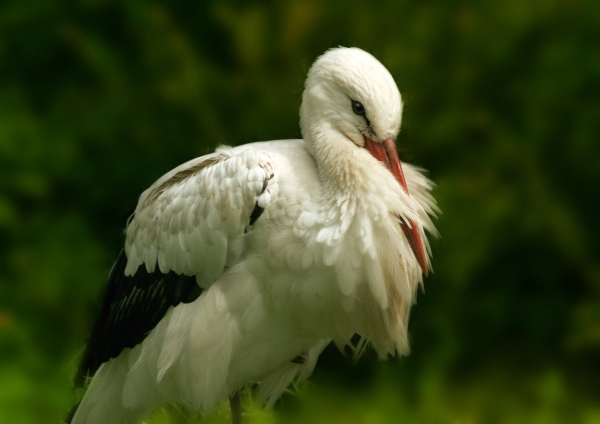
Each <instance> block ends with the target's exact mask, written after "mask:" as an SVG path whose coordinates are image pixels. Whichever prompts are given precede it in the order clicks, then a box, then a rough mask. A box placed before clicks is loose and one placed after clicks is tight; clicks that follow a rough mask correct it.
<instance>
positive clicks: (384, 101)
mask: <svg viewBox="0 0 600 424" xmlns="http://www.w3.org/2000/svg"><path fill="white" fill-rule="evenodd" d="M401 122H402V97H401V96H400V92H399V90H398V87H397V86H396V83H395V81H394V78H393V77H392V75H391V74H390V73H389V72H388V70H387V69H386V68H385V67H384V66H383V65H382V64H381V63H380V62H379V61H378V60H377V59H375V58H374V57H373V56H372V55H370V54H369V53H367V52H365V51H363V50H361V49H358V48H344V47H339V48H335V49H331V50H328V51H327V52H325V53H324V54H323V55H322V56H320V57H319V58H318V59H317V60H316V61H315V63H314V64H313V65H312V67H311V68H310V70H309V72H308V76H307V78H306V83H305V89H304V93H303V95H302V106H301V107H300V127H301V129H302V135H303V137H304V139H305V141H306V144H307V148H308V149H309V151H311V153H312V154H313V156H315V158H318V157H319V156H325V155H327V156H332V155H333V156H336V153H333V154H332V153H331V152H332V149H331V146H333V145H335V149H333V151H337V152H338V153H337V155H338V157H339V156H341V152H349V153H350V154H348V155H346V156H348V157H357V156H358V157H360V155H355V154H354V153H356V151H358V150H363V148H364V149H366V150H367V151H368V152H369V153H370V154H371V155H372V156H373V157H374V158H375V159H377V160H379V161H380V162H382V163H384V164H385V166H386V167H387V168H388V170H389V171H390V172H391V173H392V174H393V176H394V177H395V179H396V181H397V182H398V183H399V184H400V186H401V187H402V189H403V190H404V192H405V193H406V195H409V192H408V186H407V184H406V180H405V178H404V174H403V172H402V165H401V163H400V159H399V157H398V152H397V150H396V136H397V134H398V131H399V130H400V124H401ZM402 226H403V230H404V232H405V234H406V236H407V239H408V240H409V242H410V244H411V247H412V250H413V252H414V254H415V257H416V259H417V261H418V262H419V265H420V266H421V269H422V270H423V273H424V274H425V275H427V273H428V263H427V254H426V251H425V247H424V244H423V240H422V238H421V231H420V228H419V226H418V224H417V223H415V222H412V221H410V220H409V222H402Z"/></svg>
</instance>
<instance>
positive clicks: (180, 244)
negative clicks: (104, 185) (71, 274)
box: [76, 147, 277, 386]
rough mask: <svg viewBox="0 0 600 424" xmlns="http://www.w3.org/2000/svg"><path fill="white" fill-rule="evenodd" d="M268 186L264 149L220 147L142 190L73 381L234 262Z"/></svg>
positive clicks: (136, 339)
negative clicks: (123, 246) (122, 248)
mask: <svg viewBox="0 0 600 424" xmlns="http://www.w3.org/2000/svg"><path fill="white" fill-rule="evenodd" d="M276 192H277V178H276V175H275V166H274V163H273V161H272V160H271V158H270V157H269V155H268V154H267V153H266V152H264V151H261V150H257V149H253V148H251V147H249V148H248V149H247V150H243V151H241V152H240V150H239V149H238V150H233V149H231V148H227V147H223V148H219V149H218V150H217V151H216V152H215V153H214V154H211V155H207V156H203V157H201V158H197V159H194V160H192V161H190V162H187V163H185V164H183V165H181V166H179V167H178V168H175V169H174V170H172V171H171V172H169V173H168V174H166V175H164V176H163V177H162V178H160V179H159V180H158V181H156V182H155V183H154V184H153V185H152V186H151V187H150V188H149V189H148V190H146V191H145V192H144V193H142V195H141V196H140V199H139V202H138V205H137V208H136V210H135V213H134V215H133V216H132V218H130V221H129V223H128V225H127V230H126V241H125V248H124V250H123V251H121V254H120V255H119V257H118V259H117V261H116V263H115V265H114V266H113V269H112V270H111V273H110V275H109V279H108V285H107V289H106V293H105V295H104V301H103V304H102V307H101V311H100V316H99V318H98V320H97V321H96V324H95V326H94V329H93V330H92V333H91V335H90V339H89V341H88V345H87V348H86V351H85V353H84V356H83V360H82V362H81V365H80V368H79V372H78V375H77V381H76V384H77V385H78V386H81V385H82V384H83V381H84V377H85V376H86V375H93V374H94V373H95V372H96V370H97V369H98V368H99V367H100V365H101V364H102V363H104V362H106V361H108V360H109V359H111V358H115V357H117V356H118V355H119V354H120V353H121V351H122V350H123V349H125V348H132V347H134V346H135V345H137V344H139V343H141V342H142V341H143V340H144V339H145V338H146V336H147V334H148V333H149V332H150V331H151V330H152V329H153V328H154V327H155V326H156V325H157V324H158V322H160V320H161V319H162V318H163V316H164V315H165V313H166V312H167V310H168V309H169V308H170V307H171V306H177V305H178V304H180V303H189V302H192V301H194V300H195V299H196V298H198V296H200V294H201V292H202V289H203V288H207V287H208V286H209V285H210V284H212V282H214V281H215V280H216V279H217V278H218V277H219V276H220V275H221V274H222V273H223V270H224V269H225V267H226V266H227V265H230V264H232V263H233V262H235V261H237V260H238V259H239V258H240V256H241V255H242V253H243V250H244V233H245V232H246V231H247V230H248V229H249V226H250V225H252V224H253V223H254V222H255V221H256V220H257V219H258V218H259V217H260V214H261V213H262V211H263V209H264V208H265V207H266V206H267V205H268V204H269V202H270V199H271V196H274V195H275V194H276Z"/></svg>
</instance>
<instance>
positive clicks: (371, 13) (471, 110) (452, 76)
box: [0, 0, 600, 423]
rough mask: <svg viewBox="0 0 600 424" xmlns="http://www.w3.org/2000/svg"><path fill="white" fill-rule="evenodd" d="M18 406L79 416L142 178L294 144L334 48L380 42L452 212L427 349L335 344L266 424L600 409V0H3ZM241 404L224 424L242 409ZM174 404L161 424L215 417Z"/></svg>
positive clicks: (5, 350)
mask: <svg viewBox="0 0 600 424" xmlns="http://www.w3.org/2000/svg"><path fill="white" fill-rule="evenodd" d="M0 11H1V13H0V176H1V177H0V249H1V251H0V252H1V254H0V422H11V423H37V422H40V423H45V422H57V420H58V417H59V416H61V415H62V414H64V412H65V411H67V410H68V408H69V407H70V405H71V403H72V402H73V401H74V397H75V396H74V395H73V394H72V392H71V388H70V387H71V381H70V380H71V379H72V376H73V374H74V369H75V366H76V362H77V358H78V355H79V353H80V351H81V349H82V347H83V342H84V340H85V336H86V334H87V332H88V331H89V328H90V326H91V323H92V321H93V319H94V317H95V312H96V310H97V307H98V303H99V300H98V296H99V294H100V293H101V290H102V287H103V284H104V280H105V277H106V275H107V273H108V270H109V269H110V266H111V261H112V259H113V258H114V257H115V255H116V253H117V252H118V249H119V248H120V245H121V244H122V241H123V236H122V228H123V226H124V224H125V221H126V218H127V216H128V214H129V213H131V211H132V210H133V208H134V207H135V204H136V199H137V196H138V195H139V193H141V191H143V190H144V189H145V188H146V187H147V186H148V185H149V184H151V183H152V181H154V180H155V179H156V178H158V177H159V176H160V175H161V174H163V173H164V172H166V171H168V170H169V169H171V168H172V167H174V166H176V165H178V164H179V163H181V162H183V161H185V160H188V159H190V158H192V157H195V156H199V155H202V154H205V153H208V152H209V151H211V150H212V149H213V148H214V147H215V146H216V145H218V144H221V143H227V144H241V143H246V142H251V141H257V140H269V139H280V138H295V137H299V136H300V132H299V129H298V124H297V122H298V107H299V103H300V98H301V92H302V83H303V79H304V76H305V74H306V71H307V70H308V67H309V66H310V64H311V63H312V61H313V60H314V59H315V58H316V57H317V56H318V55H319V54H321V53H323V52H324V51H325V50H326V49H327V48H331V47H335V46H338V45H345V46H351V45H354V46H357V47H361V48H364V49H365V50H367V51H369V52H371V53H373V54H374V55H375V56H376V57H378V58H380V59H381V60H382V61H383V63H384V64H385V65H386V66H387V67H388V68H389V69H390V71H391V72H392V74H393V75H394V77H395V79H396V81H397V83H398V86H399V87H400V90H401V92H402V93H403V98H404V101H405V116H404V123H403V129H402V132H401V133H400V136H399V144H400V148H401V150H403V152H402V156H403V159H405V160H407V161H409V162H413V163H416V164H418V165H420V166H423V167H425V168H427V169H429V170H430V175H431V178H432V179H433V180H434V181H436V182H437V183H438V186H437V188H436V191H435V195H436V197H437V198H438V200H439V203H440V207H441V209H442V211H443V215H442V216H441V217H440V219H439V220H438V221H437V224H438V227H439V230H440V233H441V234H442V239H441V240H437V241H434V242H433V248H434V262H433V265H434V269H435V274H434V276H433V277H430V278H428V280H427V281H426V294H425V295H421V296H420V297H419V304H418V305H417V306H416V307H415V308H414V311H413V318H412V322H411V334H412V337H413V342H412V344H413V354H412V355H411V356H410V357H408V358H402V359H401V360H400V361H395V360H392V361H389V362H386V363H375V362H374V358H366V359H365V360H363V361H361V362H360V363H359V364H358V365H357V366H353V365H352V364H350V361H349V360H340V354H339V353H338V352H336V351H335V350H334V349H331V350H327V351H326V352H325V354H324V355H323V357H322V360H320V362H319V365H318V368H317V372H316V374H315V376H314V377H313V378H312V379H311V383H309V384H307V385H303V386H301V387H300V388H298V389H297V390H295V391H294V394H291V395H286V396H284V398H283V399H282V401H281V402H280V403H279V404H278V406H277V408H276V412H274V413H273V412H261V411H260V410H259V409H258V407H257V406H256V405H254V404H253V403H252V401H251V397H250V395H248V396H247V399H246V405H247V407H248V415H249V417H250V418H251V422H256V423H274V422H327V423H335V422H344V423H354V422H356V423H388V422H389V423H396V422H399V421H402V422H411V423H412V422H414V423H420V422H423V423H429V422H436V423H439V422H453V423H479V422H482V423H483V422H486V423H487V422H492V423H495V422H498V423H512V422H533V423H552V422H557V423H562V422H574V423H575V422H581V423H597V422H600V404H599V403H598V398H599V396H600V392H599V387H598V384H597V381H599V379H600V368H598V362H599V360H600V356H599V354H600V314H599V312H598V311H599V310H600V309H599V308H600V303H599V297H598V291H599V290H600V266H599V264H598V260H597V258H598V257H600V243H599V242H598V238H599V236H600V231H599V224H598V219H597V211H598V195H597V191H598V186H599V184H600V147H599V146H600V144H599V143H597V142H596V140H597V137H598V134H600V101H599V99H600V3H594V2H591V1H584V0H550V1H546V0H533V1H528V2H522V1H517V0H510V1H508V2H503V3H498V2H491V1H479V2H462V1H459V2H451V3H448V2H446V3H432V2H409V1H400V2H396V1H383V2H379V3H377V4H367V3H364V2H359V1H350V2H348V1H345V2H342V1H331V2H326V3H325V2H318V1H315V0H308V1H297V0H287V1H284V2H275V1H264V2H253V3H247V2H240V1H232V0H229V1H219V2H216V1H215V2H210V1H206V2H178V3H170V2H161V1H153V2H150V3H148V2H142V1H139V0H133V1H126V2H117V1H114V0H86V1H66V2H65V1H53V0H50V1H49V0H43V1H42V0H28V1H22V2H16V1H12V2H5V3H4V4H3V5H2V6H0ZM227 414H228V413H227V409H226V406H223V407H222V408H220V409H218V410H217V411H215V412H213V413H212V414H209V416H208V417H206V418H205V420H204V421H203V422H211V420H212V422H227V420H228V415H227ZM192 416H193V415H190V414H188V413H187V412H185V411H184V410H182V409H180V408H179V409H178V408H176V407H169V408H165V409H163V410H161V411H158V412H157V413H156V414H155V416H154V418H152V420H151V421H150V422H153V423H167V422H168V423H182V422H194V420H195V419H194V418H190V417H192Z"/></svg>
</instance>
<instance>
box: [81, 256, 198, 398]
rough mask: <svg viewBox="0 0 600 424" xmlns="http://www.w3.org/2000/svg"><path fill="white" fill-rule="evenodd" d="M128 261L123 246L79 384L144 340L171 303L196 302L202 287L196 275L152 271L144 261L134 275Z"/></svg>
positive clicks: (95, 326) (95, 327)
mask: <svg viewBox="0 0 600 424" xmlns="http://www.w3.org/2000/svg"><path fill="white" fill-rule="evenodd" d="M126 265H127V257H126V256H125V251H124V250H121V253H120V254H119V257H118V258H117V261H116V262H115V265H114V266H113V269H112V270H111V272H110V276H109V277H108V285H107V288H106V293H105V295H104V300H103V302H102V308H101V310H100V316H99V317H98V320H97V321H96V324H95V325H94V329H93V330H92V334H91V335H90V339H89V341H88V344H87V347H86V350H85V353H84V354H83V359H82V361H81V364H80V366H79V371H78V372H77V376H76V378H75V386H76V387H81V386H83V383H84V380H85V377H86V376H88V375H89V376H91V375H94V373H95V372H96V371H97V370H98V368H99V367H100V365H102V364H103V363H104V362H106V361H108V360H109V359H111V358H116V357H117V356H119V354H120V353H121V351H122V350H123V349H125V348H132V347H134V346H135V345H137V344H139V343H141V342H142V341H143V340H144V339H145V338H146V336H147V335H148V333H149V332H150V331H151V330H152V329H153V328H154V327H155V326H156V325H157V324H158V323H159V321H160V320H161V319H162V318H163V316H164V315H165V313H166V312H167V310H168V309H169V308H170V307H171V306H177V305H179V304H180V303H190V302H193V301H194V300H196V299H197V298H198V296H200V293H202V289H201V288H200V287H199V286H198V284H197V283H196V277H194V276H185V275H178V274H176V273H174V272H173V271H170V272H168V273H166V274H163V273H161V272H160V270H159V269H158V266H157V267H156V269H155V270H154V272H151V273H149V272H148V271H146V267H145V265H143V264H142V265H141V266H140V267H139V268H138V270H137V271H136V273H135V275H134V276H132V277H126V276H125V274H124V271H125V266H126Z"/></svg>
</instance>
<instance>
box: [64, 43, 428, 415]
mask: <svg viewBox="0 0 600 424" xmlns="http://www.w3.org/2000/svg"><path fill="white" fill-rule="evenodd" d="M401 117H402V100H401V97H400V93H399V91H398V88H397V86H396V84H395V83H394V79H393V78H392V76H391V75H390V73H389V72H388V71H387V70H386V68H385V67H384V66H383V65H382V64H381V63H380V62H379V61H378V60H377V59H375V58H374V57H373V56H371V55H370V54H368V53H366V52H364V51H362V50H360V49H357V48H337V49H332V50H329V51H327V52H326V53H325V54H323V55H322V56H321V57H319V58H318V59H317V61H316V62H315V63H314V64H313V66H312V67H311V69H310V71H309V73H308V77H307V79H306V84H305V89H304V93H303V96H302V106H301V108H300V126H301V129H302V136H303V139H302V140H279V141H268V142H258V143H252V144H246V145H242V146H238V147H233V148H232V147H220V148H218V149H217V150H216V152H215V153H212V154H209V155H206V156H202V157H200V158H197V159H193V160H191V161H189V162H187V163H185V164H183V165H181V166H179V167H177V168H175V169H174V170H172V171H171V172H169V173H167V174H166V175H164V176H163V177H161V178H160V179H159V180H158V181H156V182H155V183H154V184H153V185H152V186H151V187H150V188H149V189H147V190H146V191H145V192H143V193H142V195H141V196H140V199H139V202H138V205H137V208H136V210H135V214H134V215H133V216H132V218H131V219H130V221H129V222H128V225H127V229H126V241H125V248H124V251H123V252H121V255H120V256H119V258H118V259H117V262H116V263H115V265H114V267H113V269H112V271H111V273H110V276H109V281H108V287H107V292H106V295H105V299H104V303H103V306H102V310H101V313H100V317H99V319H98V321H97V322H96V325H95V327H94V329H93V331H92V334H91V337H90V340H89V342H88V346H87V349H86V351H85V353H84V357H83V361H82V364H81V367H80V371H79V374H78V381H77V384H81V383H82V382H83V380H84V377H85V376H88V375H90V376H92V375H93V378H92V380H91V382H90V384H89V387H88V388H87V391H86V393H85V395H84V397H83V399H82V401H81V402H80V404H79V405H78V407H76V408H75V409H74V415H73V416H72V418H71V419H72V423H73V424H96V423H97V424H105V423H113V424H132V423H139V422H141V420H142V419H143V418H144V417H145V416H146V415H147V414H148V413H149V412H151V411H152V410H153V409H155V408H156V407H157V406H159V405H161V404H164V403H173V402H183V403H185V404H187V405H188V406H189V407H190V408H192V409H194V410H207V409H209V408H210V407H212V406H213V405H215V403H217V402H220V401H222V400H226V399H228V398H230V399H233V400H232V403H231V405H232V415H233V419H234V422H241V414H240V408H239V398H237V399H238V400H237V401H236V393H237V391H238V390H239V389H240V388H241V387H243V386H244V385H246V384H248V383H255V384H256V385H257V387H258V392H257V396H258V398H259V399H260V400H262V401H263V402H264V403H265V404H267V405H272V404H273V403H274V402H275V401H276V400H277V398H278V397H279V396H280V395H281V393H282V392H283V390H284V389H285V388H286V387H287V386H288V385H289V384H290V383H291V382H292V381H294V380H301V379H304V378H306V377H308V376H309V375H310V374H311V372H312V371H313V368H314V366H315V363H316V361H317V357H318V356H319V354H320V353H321V352H322V350H323V349H324V348H325V346H326V345H327V344H329V343H330V342H331V341H333V342H334V343H335V344H336V345H337V346H339V347H343V346H345V345H352V344H351V338H352V337H353V335H354V334H359V335H360V336H361V343H360V344H359V346H354V349H355V353H356V354H357V356H358V355H360V353H361V352H362V350H363V348H364V346H365V344H369V345H370V346H372V347H373V348H374V349H375V351H376V352H377V353H378V355H379V357H381V358H385V357H387V356H388V355H394V354H396V353H398V354H406V353H407V352H408V350H409V345H408V339H407V323H408V315H409V310H410V307H411V305H412V304H413V302H414V301H415V295H416V291H417V288H418V286H419V284H420V283H421V284H422V278H423V277H422V276H423V274H424V275H427V272H428V268H429V262H428V256H429V254H430V249H429V245H428V242H427V239H426V237H425V233H424V230H427V231H429V232H430V233H435V228H434V226H433V224H432V222H431V219H430V217H431V216H434V212H435V210H436V206H435V201H434V199H433V198H432V196H431V194H430V189H431V187H432V183H431V182H430V181H429V180H428V179H427V178H426V177H425V176H423V174H422V172H421V171H420V170H419V169H417V168H415V167H413V166H410V165H406V164H405V165H401V164H400V160H399V158H398V154H397V152H396V147H395V139H396V135H397V134H398V131H399V129H400V122H401Z"/></svg>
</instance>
